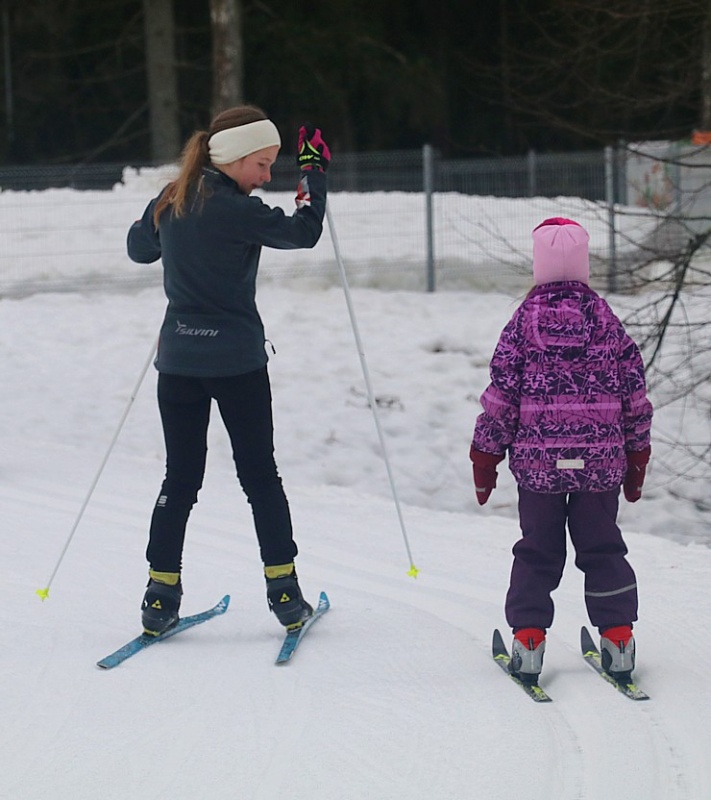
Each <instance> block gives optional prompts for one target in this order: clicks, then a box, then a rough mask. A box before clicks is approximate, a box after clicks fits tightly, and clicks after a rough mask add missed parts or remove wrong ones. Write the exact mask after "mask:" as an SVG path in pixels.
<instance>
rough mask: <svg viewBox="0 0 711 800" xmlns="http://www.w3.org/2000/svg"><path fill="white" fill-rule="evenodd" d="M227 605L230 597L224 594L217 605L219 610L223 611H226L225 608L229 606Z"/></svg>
mask: <svg viewBox="0 0 711 800" xmlns="http://www.w3.org/2000/svg"><path fill="white" fill-rule="evenodd" d="M229 604H230V596H229V595H228V594H226V595H225V596H224V597H223V598H222V600H220V602H219V603H218V605H219V606H220V607H221V608H224V610H225V611H227V607H228V606H229Z"/></svg>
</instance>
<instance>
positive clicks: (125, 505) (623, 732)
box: [0, 193, 711, 800]
mask: <svg viewBox="0 0 711 800" xmlns="http://www.w3.org/2000/svg"><path fill="white" fill-rule="evenodd" d="M1 198H2V195H0V199H1ZM37 202H47V198H46V197H45V198H44V199H42V193H38V194H37ZM337 209H338V204H337V202H336V198H334V203H333V210H334V217H335V220H336V223H337V224H338V226H339V230H340V229H341V228H343V229H345V227H346V226H345V224H344V223H341V220H342V219H343V216H339V214H337V213H336V210H337ZM141 210H142V200H141V201H140V202H139V204H138V207H137V208H136V209H135V210H134V211H133V216H137V215H138V214H139V213H140V211H141ZM559 211H560V212H565V211H567V209H565V208H561V209H559ZM95 213H96V215H97V219H98V218H99V217H100V216H101V209H100V208H99V206H98V205H97V208H96V209H95ZM106 213H107V212H105V214H106ZM108 213H109V214H110V213H111V212H108ZM339 213H340V214H343V213H344V212H343V211H340V212H339ZM375 216H376V217H377V211H375ZM536 221H538V220H535V221H534V223H533V224H535V222H536ZM107 224H108V223H107ZM47 236H48V241H49V242H50V243H51V241H53V240H54V241H60V240H61V239H62V236H64V237H65V239H66V238H67V237H71V234H69V233H67V230H66V227H63V228H61V229H58V230H55V231H50V232H49V233H48V234H47ZM342 245H343V250H344V256H345V258H346V261H348V257H349V249H350V248H349V246H348V239H347V238H346V241H345V242H342ZM299 258H300V259H303V258H304V254H300V255H299ZM321 258H325V255H324V256H321ZM67 264H68V265H69V266H65V272H64V273H62V270H61V269H59V268H58V269H57V273H56V276H51V275H50V276H48V279H50V280H51V279H52V278H53V277H57V276H61V275H62V274H64V275H65V276H66V275H67V274H68V273H67V270H69V269H70V267H71V263H70V261H69V260H68V261H67ZM125 267H126V269H132V268H131V267H129V265H128V262H126V263H125ZM116 268H117V266H116V265H113V266H111V268H110V269H111V271H114V270H115V269H116ZM331 268H332V269H335V267H333V265H331ZM93 269H95V271H96V273H97V274H101V272H102V270H103V269H105V266H104V265H103V263H102V262H101V259H100V258H99V257H97V258H96V262H95V267H94V268H93ZM144 269H148V270H154V271H155V273H156V275H157V274H158V268H157V267H148V268H144ZM610 300H611V302H612V303H613V305H614V306H615V307H617V308H618V309H619V310H620V313H622V312H623V311H625V309H626V308H629V307H630V305H631V304H633V303H634V300H633V299H632V298H621V297H620V298H610ZM353 301H354V307H355V309H356V312H357V315H358V322H359V325H360V330H361V335H362V338H363V343H364V348H365V353H366V357H367V359H368V364H369V367H370V372H371V377H372V380H373V386H374V389H375V394H376V396H377V399H378V410H379V415H380V419H381V422H382V425H383V430H384V434H385V438H386V443H387V447H388V452H389V456H390V460H391V464H392V468H393V474H394V478H395V483H396V487H397V490H398V494H399V496H400V499H401V501H402V503H403V516H404V520H405V524H406V529H407V535H408V539H409V542H410V545H411V549H412V554H413V559H414V562H415V565H416V566H417V567H418V568H419V570H420V573H419V576H418V577H417V578H416V579H413V578H411V577H409V576H408V575H407V571H408V568H409V560H408V558H407V554H406V550H405V546H404V542H403V537H402V533H401V530H400V526H399V522H398V518H397V515H396V511H395V506H394V503H393V501H392V496H391V493H390V486H389V484H388V480H387V473H386V470H385V466H384V463H383V459H382V453H381V451H380V447H379V444H378V439H377V435H376V431H375V427H374V424H373V417H372V413H371V410H370V409H369V408H368V404H367V400H366V397H365V390H364V385H363V378H362V374H361V370H360V363H359V360H358V355H357V352H356V349H355V346H354V342H353V335H352V331H351V326H350V322H349V317H348V313H347V309H346V305H345V302H344V297H343V292H342V290H341V289H340V288H338V286H335V287H334V286H331V287H328V286H326V287H325V288H324V287H321V288H318V287H315V286H314V285H312V284H309V285H307V284H306V283H303V284H302V283H299V282H298V281H296V282H294V281H288V282H287V281H279V280H276V279H271V280H268V281H265V282H264V283H263V285H262V286H261V288H260V292H259V304H260V308H261V311H262V314H263V316H264V319H265V323H266V327H267V335H268V336H269V338H270V340H271V341H272V342H273V343H274V346H275V348H276V355H274V356H273V357H272V358H271V361H270V374H271V377H272V383H273V388H274V395H275V405H274V410H275V425H276V446H277V461H278V463H279V466H280V471H281V473H282V477H283V479H284V483H285V487H286V490H287V494H288V496H289V500H290V504H291V508H292V514H293V517H294V524H295V529H296V534H297V537H298V542H299V545H300V549H301V555H300V556H299V561H298V564H299V573H300V576H301V580H302V584H303V586H304V589H305V591H306V593H307V594H308V595H309V596H310V597H311V598H313V599H314V600H315V599H316V597H317V594H318V592H319V590H322V589H323V590H325V591H327V592H328V594H329V596H330V599H331V604H332V609H331V611H330V612H329V614H328V616H327V617H326V618H325V619H324V621H323V622H321V623H319V625H318V626H317V627H316V628H314V629H313V631H312V632H311V634H310V635H309V638H308V640H307V641H306V643H305V644H304V646H303V648H302V649H301V650H300V651H299V652H298V654H297V656H296V657H295V659H294V661H293V662H292V663H291V664H289V665H288V666H286V667H280V668H277V667H274V666H272V661H273V659H274V657H275V655H276V652H277V650H278V647H279V642H280V628H279V626H278V625H277V623H276V622H275V621H274V620H273V619H272V618H271V616H270V615H269V613H268V611H267V608H266V601H265V596H264V588H263V579H262V575H261V567H260V563H259V558H258V553H257V546H256V541H255V538H254V534H253V531H252V524H251V516H250V511H249V507H248V505H247V503H246V501H245V500H244V497H243V496H242V494H241V492H240V490H239V487H238V485H237V483H236V480H235V478H234V476H233V471H232V464H231V459H230V453H229V449H228V446H227V441H226V435H225V434H224V431H223V429H222V427H221V423H220V421H219V417H218V416H217V415H215V419H214V421H213V425H212V427H211V431H210V454H209V458H208V470H207V476H206V481H205V486H204V489H203V491H202V493H201V496H200V502H199V504H198V506H197V507H196V509H195V511H194V513H193V516H192V518H191V523H190V527H189V534H188V543H187V548H186V554H185V570H184V583H185V598H184V605H183V611H184V613H185V614H190V613H193V612H196V611H199V610H202V609H203V608H205V607H207V606H209V605H212V604H213V603H214V602H216V601H217V600H218V599H219V598H220V597H221V596H222V595H223V594H225V593H229V594H230V595H231V597H232V603H231V606H230V608H229V610H228V612H227V614H226V615H225V616H223V617H220V618H218V619H216V620H214V621H212V622H209V623H207V624H206V625H204V626H201V627H198V628H195V629H194V630H192V631H190V632H187V633H185V634H183V635H181V636H179V637H177V638H175V639H173V640H171V641H169V642H165V643H161V644H158V645H157V646H155V647H153V648H151V649H150V650H149V651H147V652H145V653H142V654H140V655H138V656H137V657H135V658H134V659H132V660H130V661H128V662H127V663H125V664H124V665H122V666H121V667H119V668H118V669H116V670H114V671H111V672H108V673H107V672H102V671H100V670H98V669H97V668H96V667H95V662H96V661H97V660H98V659H99V658H101V657H102V656H104V655H106V654H107V653H108V652H110V651H111V650H113V649H115V648H116V647H117V646H118V645H120V644H122V643H123V642H124V641H126V640H127V639H128V638H130V637H132V636H133V635H135V634H136V633H137V629H138V627H139V604H140V600H141V597H142V593H143V587H144V584H145V575H146V566H145V562H144V557H143V551H144V548H145V543H146V535H147V526H148V522H149V519H150V513H151V509H152V505H153V502H154V500H155V496H156V493H157V491H158V488H159V485H160V482H161V479H162V476H163V458H164V454H163V445H162V440H161V433H160V424H159V420H158V414H157V410H156V406H155V399H154V394H155V373H154V371H153V369H152V368H151V369H150V370H149V372H148V375H147V377H146V378H145V380H144V382H143V384H142V386H141V387H140V390H139V392H138V394H137V396H136V399H135V401H134V402H133V406H132V408H131V410H130V413H129V416H128V418H127V421H126V423H125V426H124V428H123V431H122V432H121V435H120V437H119V439H118V442H117V444H116V446H115V448H114V450H113V453H112V454H111V457H110V459H109V461H108V463H107V466H106V468H105V469H104V471H103V474H102V475H101V478H100V480H99V483H98V485H97V488H96V490H95V492H94V494H93V496H92V498H91V501H90V503H89V505H88V507H87V510H86V513H85V514H84V516H83V518H82V519H81V522H80V524H79V526H78V528H77V530H76V533H75V535H74V537H73V539H72V540H71V542H70V546H69V548H68V550H67V551H66V555H65V556H64V558H63V559H62V560H61V562H60V566H59V569H58V571H57V573H56V576H55V577H54V580H53V581H52V584H51V591H50V594H49V598H48V599H47V600H46V601H45V602H41V601H40V600H39V598H38V597H37V596H36V594H35V591H36V590H37V589H41V588H43V587H45V586H46V585H47V583H48V579H49V577H50V575H51V574H52V572H53V570H54V568H55V565H57V563H58V560H59V559H60V558H61V554H62V549H63V547H64V546H65V544H66V542H67V539H68V536H69V534H70V531H71V529H72V526H73V525H74V523H75V521H76V519H77V515H78V513H79V510H80V508H81V506H82V503H83V501H84V499H85V497H86V495H87V492H88V490H89V487H90V485H91V483H92V481H93V479H94V477H95V475H96V473H97V469H98V468H99V465H100V464H101V462H102V459H103V458H104V456H105V454H106V451H107V448H108V446H109V443H110V441H111V439H112V436H113V434H114V432H115V430H116V426H117V425H118V422H119V419H120V418H121V416H122V414H123V412H124V410H125V409H126V407H127V404H128V403H129V399H130V397H131V393H132V390H133V389H134V387H135V385H136V381H137V379H138V376H139V374H140V372H141V369H142V367H143V365H144V364H145V363H146V361H147V359H148V358H149V356H150V354H151V351H152V347H153V342H154V340H155V336H156V333H157V330H158V327H159V325H160V321H161V317H162V312H163V306H164V299H163V296H162V291H161V289H160V288H159V287H158V286H153V287H149V288H145V289H142V290H140V291H139V290H135V291H128V290H124V291H120V292H118V291H113V292H111V291H91V292H88V291H85V292H75V293H61V294H51V293H48V294H34V295H30V296H26V297H20V296H18V297H5V298H4V299H2V301H0V353H1V354H2V364H3V370H2V373H3V375H2V394H1V398H2V400H1V403H2V414H0V529H1V531H2V537H1V539H0V541H1V543H2V544H1V545H0V546H1V547H2V551H1V554H0V555H1V557H0V625H1V626H2V631H3V646H2V657H1V658H0V676H1V677H2V691H1V692H0V719H1V720H2V725H1V726H0V752H1V753H2V754H3V759H2V760H3V766H2V769H0V798H2V800H47V798H51V800H96V798H102V800H124V799H125V798H152V799H153V798H155V799H156V800H161V799H163V798H165V800H168V799H170V800H197V799H198V798H199V799H200V800H233V798H249V800H273V798H277V797H279V798H281V797H289V798H292V800H336V799H337V800H361V799H362V798H363V799H364V798H373V799H374V800H401V799H402V800H445V798H456V800H461V799H462V798H494V797H502V796H525V797H526V798H527V800H544V799H545V800H553V799H555V800H597V798H601V797H604V798H605V800H637V799H638V798H639V799H640V800H641V798H644V799H645V800H682V799H683V800H706V798H707V797H708V796H709V787H710V786H711V764H710V762H709V759H708V734H707V730H706V728H707V726H706V720H707V719H708V718H709V716H710V715H711V693H709V692H708V691H707V690H706V689H705V688H704V686H705V683H706V680H707V672H708V670H707V665H708V664H709V663H710V662H711V643H709V640H708V637H705V636H703V635H702V632H703V625H704V622H705V620H706V619H707V618H708V616H709V612H710V611H711V596H710V595H709V591H708V576H709V573H710V571H711V551H710V550H709V549H708V546H707V545H708V543H709V540H710V539H711V537H709V528H708V516H707V512H706V511H705V510H704V508H703V506H701V507H700V505H699V503H698V502H693V501H684V500H682V499H680V496H683V495H684V487H685V483H684V479H683V478H680V477H678V476H679V475H680V474H681V473H682V472H683V470H681V469H679V470H676V471H675V470H674V463H673V459H674V455H673V454H674V450H673V449H672V448H671V447H666V446H665V444H664V442H665V441H666V440H667V438H669V437H670V436H671V434H672V433H675V432H678V429H679V428H680V427H684V426H686V427H687V428H689V429H690V430H688V431H687V433H688V434H689V435H690V436H692V438H693V436H697V437H698V438H699V439H704V438H705V439H708V419H706V418H704V417H703V414H702V413H701V412H697V411H695V410H694V409H690V408H689V407H688V405H684V404H676V403H673V402H672V403H669V404H668V405H665V406H664V407H662V404H661V403H659V412H658V414H657V419H656V420H655V437H656V438H655V440H654V442H655V443H654V448H655V451H654V452H655V463H654V464H653V466H652V468H651V469H650V474H649V479H648V485H647V488H646V492H645V496H644V497H643V499H642V501H640V502H639V503H637V504H635V505H634V506H631V505H629V504H626V503H624V502H623V503H622V509H621V514H620V522H621V525H622V526H623V529H624V531H625V534H626V539H627V542H628V545H629V548H630V559H631V562H632V564H633V565H634V567H635V569H636V571H637V575H638V580H639V585H640V599H641V609H640V621H639V623H638V625H637V627H636V634H637V641H638V651H639V667H638V670H637V673H636V677H637V679H638V682H639V684H640V685H641V686H642V687H643V688H644V689H645V690H646V691H648V693H649V694H650V695H651V696H652V700H651V701H650V702H647V703H633V702H631V701H629V700H627V699H626V698H624V697H623V696H622V695H620V694H618V693H616V692H615V691H614V690H613V689H612V688H611V687H609V686H608V685H606V684H605V683H604V682H603V681H601V680H600V679H599V678H598V677H596V676H595V674H594V673H593V672H592V671H591V670H590V668H589V667H588V666H587V665H586V664H585V663H584V662H583V661H582V659H581V658H580V656H579V654H578V637H579V630H580V626H581V625H583V624H588V621H587V619H586V616H585V611H584V605H583V598H582V576H581V575H580V574H579V573H578V572H577V571H576V570H575V567H574V566H573V564H572V556H571V559H570V560H571V563H570V564H569V566H568V569H567V570H566V573H565V576H564V579H563V582H562V584H561V587H560V589H559V590H558V591H557V592H556V595H555V600H556V609H557V615H556V621H555V624H554V626H553V628H552V630H551V632H550V634H549V644H548V650H547V653H546V662H545V670H544V674H543V677H542V681H541V683H542V685H543V686H544V687H545V688H546V690H547V691H548V692H549V693H550V694H551V695H552V696H553V698H554V702H553V703H551V704H549V705H546V706H537V705H535V704H534V703H532V702H531V701H530V700H528V699H527V698H526V697H525V696H524V694H523V693H522V692H521V691H520V690H519V689H517V688H516V686H514V685H513V683H511V682H510V681H508V680H507V679H506V678H505V677H504V676H503V675H502V674H501V672H500V670H499V669H498V668H497V667H496V666H495V665H494V664H493V662H492V660H491V657H490V640H491V632H492V629H493V628H494V627H499V628H501V629H502V630H503V631H504V632H505V634H506V638H507V639H508V638H509V637H508V631H507V629H506V627H505V621H504V618H503V600H504V594H505V591H506V587H507V581H508V571H509V568H510V562H511V555H510V551H511V547H512V545H513V544H514V542H515V541H516V539H517V538H518V526H517V522H516V518H515V487H514V484H513V481H512V479H511V478H510V476H509V475H508V473H507V472H506V470H505V469H502V471H501V478H500V481H499V488H497V489H496V491H495V493H494V495H493V496H492V499H491V501H490V502H489V504H488V505H487V506H486V507H485V508H483V509H480V508H479V507H478V506H477V505H476V503H475V500H474V494H473V489H472V485H471V477H470V474H471V473H470V467H469V462H468V458H467V453H468V446H469V439H470V435H471V429H472V425H473V422H474V419H475V417H476V414H477V413H478V411H479V406H478V400H477V399H478V396H479V394H480V392H481V391H482V389H483V388H484V386H485V385H486V382H487V364H488V359H489V357H490V355H491V351H492V349H493V346H494V344H495V341H496V338H497V336H498V334H499V331H500V329H501V327H502V326H503V325H504V323H505V322H506V321H507V320H508V318H509V317H510V315H511V313H512V312H513V310H514V308H515V306H516V303H517V302H518V301H517V299H516V298H514V297H512V296H510V295H507V294H497V293H482V292H477V291H457V292H454V291H449V292H438V293H435V294H424V293H419V292H407V291H389V292H385V291H377V290H373V289H363V288H357V289H355V290H354V291H353ZM662 390H663V387H660V390H659V391H660V392H661V391H662ZM653 399H655V400H656V399H657V398H656V397H654V396H653Z"/></svg>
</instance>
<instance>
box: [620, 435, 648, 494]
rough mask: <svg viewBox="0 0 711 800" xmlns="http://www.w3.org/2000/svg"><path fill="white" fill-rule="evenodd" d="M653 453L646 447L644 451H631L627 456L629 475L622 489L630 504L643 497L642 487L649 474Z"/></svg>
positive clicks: (626, 476)
mask: <svg viewBox="0 0 711 800" xmlns="http://www.w3.org/2000/svg"><path fill="white" fill-rule="evenodd" d="M651 452H652V449H651V447H645V449H644V450H637V451H632V450H631V451H629V452H628V453H627V454H626V455H627V473H626V475H625V480H624V483H623V484H622V489H623V491H624V493H625V497H626V498H627V500H628V501H629V502H630V503H636V502H637V501H638V500H639V498H640V497H641V496H642V485H643V484H644V476H645V474H646V472H647V464H648V463H649V456H650V454H651Z"/></svg>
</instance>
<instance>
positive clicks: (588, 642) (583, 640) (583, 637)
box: [580, 625, 597, 653]
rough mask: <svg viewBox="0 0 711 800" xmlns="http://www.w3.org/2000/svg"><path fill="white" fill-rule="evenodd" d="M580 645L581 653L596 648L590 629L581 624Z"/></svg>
mask: <svg viewBox="0 0 711 800" xmlns="http://www.w3.org/2000/svg"><path fill="white" fill-rule="evenodd" d="M580 647H581V649H582V651H583V653H587V652H588V651H590V650H597V647H596V646H595V642H594V641H593V638H592V636H591V635H590V631H589V630H588V629H587V628H586V627H585V625H583V626H582V628H581V629H580Z"/></svg>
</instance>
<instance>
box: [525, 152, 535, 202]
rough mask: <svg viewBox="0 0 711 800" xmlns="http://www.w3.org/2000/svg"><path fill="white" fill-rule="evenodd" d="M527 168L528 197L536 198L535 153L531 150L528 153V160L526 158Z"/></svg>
mask: <svg viewBox="0 0 711 800" xmlns="http://www.w3.org/2000/svg"><path fill="white" fill-rule="evenodd" d="M526 161H527V166H528V196H529V197H535V196H536V191H537V188H536V151H535V150H533V149H531V150H529V151H528V158H527V160H526Z"/></svg>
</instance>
